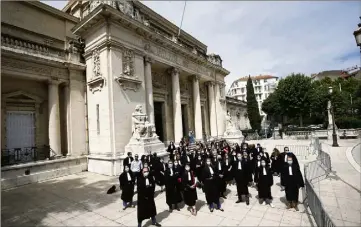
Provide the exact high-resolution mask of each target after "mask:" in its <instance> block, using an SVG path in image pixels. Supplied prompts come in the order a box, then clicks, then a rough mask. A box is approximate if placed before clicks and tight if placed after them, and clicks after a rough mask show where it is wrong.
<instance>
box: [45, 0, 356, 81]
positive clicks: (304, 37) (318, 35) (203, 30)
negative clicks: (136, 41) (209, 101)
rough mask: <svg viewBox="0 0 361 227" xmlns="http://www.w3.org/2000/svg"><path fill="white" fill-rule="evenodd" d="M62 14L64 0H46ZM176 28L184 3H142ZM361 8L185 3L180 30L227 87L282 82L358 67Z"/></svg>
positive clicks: (314, 4)
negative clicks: (212, 56) (243, 80)
mask: <svg viewBox="0 0 361 227" xmlns="http://www.w3.org/2000/svg"><path fill="white" fill-rule="evenodd" d="M45 3H46V4H49V5H51V6H54V7H56V8H58V9H62V8H63V6H65V4H66V1H46V2H45ZM143 3H144V4H146V5H147V6H148V7H150V8H151V9H153V10H154V11H156V12H157V13H159V14H161V15H162V16H163V17H165V18H166V19H168V20H169V21H171V22H173V23H174V24H176V25H178V26H179V25H180V21H181V17H182V10H183V6H184V1H145V2H143ZM360 15H361V3H360V2H357V1H354V2H347V1H343V2H337V1H319V2H297V1H288V2H287V1H278V2H269V1H267V2H261V1H254V2H247V1H187V6H186V11H185V14H184V20H183V25H182V29H184V30H185V31H187V32H188V33H190V34H191V35H193V36H194V37H196V38H197V39H199V40H200V41H202V42H203V43H205V44H206V45H207V46H208V52H209V53H212V52H213V53H216V54H220V55H221V57H222V59H223V66H224V67H225V68H226V69H228V70H229V71H230V72H231V74H230V75H229V76H227V78H226V82H227V85H228V86H229V85H230V84H231V83H232V81H233V80H235V79H237V78H239V77H243V76H247V75H249V74H250V75H258V74H271V75H275V76H280V77H284V76H287V75H288V74H290V73H292V72H296V73H297V72H301V73H305V74H311V73H316V72H319V71H323V70H334V69H345V68H348V67H351V66H354V65H360V64H361V63H360V52H359V49H358V47H357V46H356V43H355V39H354V37H353V34H352V33H353V31H354V30H355V29H356V28H357V24H358V23H359V22H360V21H359V16H360Z"/></svg>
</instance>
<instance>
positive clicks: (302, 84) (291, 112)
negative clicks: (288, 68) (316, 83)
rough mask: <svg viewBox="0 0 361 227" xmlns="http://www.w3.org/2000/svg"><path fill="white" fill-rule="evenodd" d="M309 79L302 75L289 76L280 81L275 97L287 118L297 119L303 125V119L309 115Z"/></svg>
mask: <svg viewBox="0 0 361 227" xmlns="http://www.w3.org/2000/svg"><path fill="white" fill-rule="evenodd" d="M310 90H311V78H310V77H307V76H305V75H303V74H291V75H289V76H288V77H286V78H285V79H282V80H280V82H279V84H278V86H277V90H276V92H277V96H278V101H279V103H280V106H281V107H282V110H283V111H284V112H285V113H287V116H289V117H298V118H299V119H300V125H301V126H302V125H303V117H304V116H305V115H306V114H309V110H310V101H309V93H310Z"/></svg>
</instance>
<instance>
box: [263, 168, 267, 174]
mask: <svg viewBox="0 0 361 227" xmlns="http://www.w3.org/2000/svg"><path fill="white" fill-rule="evenodd" d="M266 175H267V171H266V167H263V176H266Z"/></svg>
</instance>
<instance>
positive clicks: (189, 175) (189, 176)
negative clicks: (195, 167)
mask: <svg viewBox="0 0 361 227" xmlns="http://www.w3.org/2000/svg"><path fill="white" fill-rule="evenodd" d="M188 180H189V181H190V180H192V177H191V173H190V172H189V171H188Z"/></svg>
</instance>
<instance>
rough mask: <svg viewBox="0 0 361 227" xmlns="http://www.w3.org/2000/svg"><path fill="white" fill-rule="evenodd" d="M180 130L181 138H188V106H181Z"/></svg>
mask: <svg viewBox="0 0 361 227" xmlns="http://www.w3.org/2000/svg"><path fill="white" fill-rule="evenodd" d="M182 129H183V137H186V138H188V106H187V105H186V104H183V105H182Z"/></svg>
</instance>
